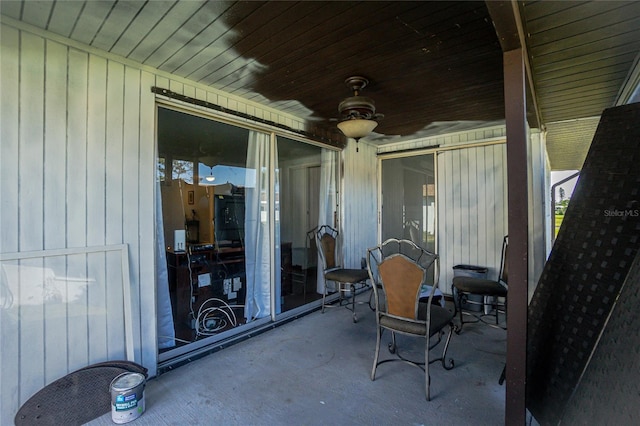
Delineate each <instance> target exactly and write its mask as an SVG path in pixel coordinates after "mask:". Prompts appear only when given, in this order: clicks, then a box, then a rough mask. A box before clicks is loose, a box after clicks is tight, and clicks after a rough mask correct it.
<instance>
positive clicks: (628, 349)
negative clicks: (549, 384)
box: [562, 253, 640, 425]
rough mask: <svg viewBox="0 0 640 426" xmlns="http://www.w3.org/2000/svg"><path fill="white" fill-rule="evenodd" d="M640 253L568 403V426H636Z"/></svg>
mask: <svg viewBox="0 0 640 426" xmlns="http://www.w3.org/2000/svg"><path fill="white" fill-rule="evenodd" d="M639 308H640V253H639V254H638V255H636V260H635V262H634V263H633V265H632V267H631V270H630V271H629V275H628V276H627V280H626V281H625V283H624V285H623V287H622V290H621V291H620V298H619V299H618V301H617V302H616V304H615V306H614V308H613V310H612V311H611V317H610V318H609V321H607V324H606V325H605V328H604V332H603V333H602V337H601V338H600V341H599V342H598V345H597V347H596V350H595V352H594V354H593V358H592V359H591V362H589V365H588V366H587V370H586V371H585V374H584V376H583V377H582V379H581V380H580V382H579V383H578V388H577V390H576V393H575V394H574V395H573V397H572V398H571V399H570V400H569V403H568V404H567V409H566V411H565V414H564V416H563V418H562V423H563V424H567V425H638V424H640V380H639V378H640V377H639V376H640V310H639Z"/></svg>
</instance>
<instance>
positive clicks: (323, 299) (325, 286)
mask: <svg viewBox="0 0 640 426" xmlns="http://www.w3.org/2000/svg"><path fill="white" fill-rule="evenodd" d="M326 299H327V280H324V291H323V292H322V313H323V314H324V305H325V300H326Z"/></svg>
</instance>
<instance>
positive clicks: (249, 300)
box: [244, 131, 281, 322]
mask: <svg viewBox="0 0 640 426" xmlns="http://www.w3.org/2000/svg"><path fill="white" fill-rule="evenodd" d="M276 158H277V155H276ZM274 167H276V169H277V164H276V165H274ZM269 170H270V168H269V135H268V134H265V133H260V132H255V131H250V132H249V143H248V147H247V167H246V174H247V175H246V181H245V182H246V186H245V222H244V226H245V228H244V229H245V232H244V233H245V259H246V279H247V283H246V286H247V296H246V300H245V310H244V311H245V317H246V319H247V322H248V321H251V320H253V319H258V318H264V317H267V316H269V315H271V248H272V247H275V248H276V252H275V258H274V261H273V264H274V268H275V271H276V274H275V279H276V283H279V282H280V242H279V221H277V222H276V225H277V229H276V232H275V236H276V241H271V234H270V233H269V212H270V206H271V203H270V199H269V193H270V192H269ZM276 176H277V175H276ZM276 192H277V182H276ZM276 219H278V214H276ZM275 289H276V295H275V300H276V313H279V312H280V306H281V304H280V286H279V285H276V286H275Z"/></svg>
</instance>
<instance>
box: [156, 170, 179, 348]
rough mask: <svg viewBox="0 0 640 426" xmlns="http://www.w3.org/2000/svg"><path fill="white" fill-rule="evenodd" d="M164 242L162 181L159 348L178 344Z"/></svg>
mask: <svg viewBox="0 0 640 426" xmlns="http://www.w3.org/2000/svg"><path fill="white" fill-rule="evenodd" d="M165 247H166V245H165V243H164V222H163V219H162V191H161V190H160V182H159V181H158V182H157V183H156V253H157V254H156V265H157V266H156V267H157V268H158V269H157V271H156V274H157V280H158V281H157V292H158V298H157V301H156V307H157V309H158V348H159V349H166V348H172V347H174V346H175V345H176V342H175V337H176V333H175V329H174V327H173V313H172V311H171V297H170V296H169V275H168V272H167V253H166V251H165Z"/></svg>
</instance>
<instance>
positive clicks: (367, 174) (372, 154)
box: [339, 140, 378, 268]
mask: <svg viewBox="0 0 640 426" xmlns="http://www.w3.org/2000/svg"><path fill="white" fill-rule="evenodd" d="M358 145H359V146H358V150H359V151H358V152H356V144H355V142H354V141H353V140H350V141H349V143H348V144H347V147H346V148H345V149H344V150H343V151H342V155H343V165H344V170H343V171H342V173H341V174H342V185H341V187H342V192H343V194H342V196H341V197H339V199H340V200H341V201H342V207H341V209H340V210H341V213H342V214H341V216H342V226H340V230H341V232H342V246H343V257H344V262H345V265H346V267H348V268H360V261H361V259H362V258H363V257H366V255H367V249H368V248H370V247H373V246H375V245H376V244H377V235H376V231H377V229H378V226H377V223H378V214H377V211H378V198H377V188H378V182H377V179H378V174H377V169H376V168H377V163H378V161H377V158H376V148H375V147H374V146H371V145H368V144H366V143H362V142H360V143H359V144H358Z"/></svg>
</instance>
